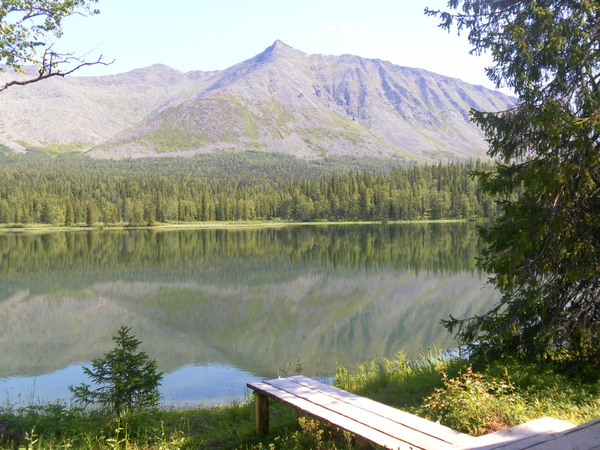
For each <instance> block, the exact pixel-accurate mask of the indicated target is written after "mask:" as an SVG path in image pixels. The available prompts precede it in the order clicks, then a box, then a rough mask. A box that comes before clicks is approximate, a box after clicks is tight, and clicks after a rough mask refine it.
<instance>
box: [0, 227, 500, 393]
mask: <svg viewBox="0 0 600 450" xmlns="http://www.w3.org/2000/svg"><path fill="white" fill-rule="evenodd" d="M478 245H479V243H478V240H477V238H476V232H475V228H474V226H473V225H471V224H464V223H462V224H406V225H391V226H387V227H383V226H374V225H353V226H302V227H287V228H280V229H275V228H273V229H265V228H263V229H245V230H185V231H142V230H138V231H133V230H132V231H95V232H74V233H54V234H42V235H1V236H0V257H1V259H0V344H1V348H2V349H3V352H2V355H0V377H2V378H7V377H38V378H37V379H38V380H39V379H40V377H41V376H42V375H44V374H56V373H58V374H59V375H60V374H61V372H60V371H62V370H64V368H66V367H69V366H72V365H75V366H76V367H77V366H78V365H77V363H79V362H81V361H89V360H90V359H92V358H96V357H99V356H101V355H102V354H103V353H104V352H106V351H108V350H109V349H110V348H111V345H112V341H111V340H110V336H111V335H112V334H113V333H114V331H115V330H116V329H117V328H118V326H119V325H121V324H127V325H130V326H132V327H133V332H134V333H135V335H136V336H138V337H139V338H140V339H142V340H143V350H145V351H147V352H148V353H149V354H150V355H152V356H153V357H155V358H156V359H157V360H158V363H159V367H160V368H161V370H164V371H166V372H168V373H169V374H170V375H169V376H168V377H167V378H166V379H165V383H164V393H165V397H166V393H167V392H169V393H170V394H169V396H171V397H172V398H174V399H177V401H181V402H184V403H185V402H189V403H191V402H198V401H208V400H209V399H215V398H220V399H221V398H223V396H224V395H226V394H228V393H223V392H218V391H217V385H219V384H223V385H225V386H227V389H230V390H231V393H232V395H238V394H239V389H238V390H236V388H235V387H234V386H238V385H239V386H240V387H241V388H243V385H244V384H245V382H246V381H247V380H249V379H250V378H251V377H269V376H274V375H275V374H276V373H277V371H278V370H279V371H280V373H281V372H285V371H288V370H289V369H290V367H292V366H295V365H296V364H297V363H299V364H300V365H301V366H302V369H303V373H304V374H306V375H328V374H331V373H333V372H334V371H335V368H336V365H337V364H346V365H355V364H358V363H360V362H364V361H368V360H371V359H373V358H374V357H377V356H380V357H381V356H386V357H389V356H393V355H394V354H395V353H396V352H398V351H399V350H404V351H406V352H408V353H411V352H417V351H419V350H421V349H427V348H429V347H431V346H433V345H436V346H439V347H442V348H447V347H450V346H451V345H452V341H451V337H450V336H449V335H448V334H447V332H446V331H445V330H444V329H443V328H442V327H441V326H440V325H439V321H440V319H441V318H443V317H447V316H448V315H449V314H450V313H452V314H454V315H458V316H462V315H467V314H473V313H476V312H482V311H483V310H485V309H487V308H488V307H489V306H490V304H491V302H493V301H494V300H495V296H496V294H495V293H494V292H493V291H489V290H482V286H483V284H484V279H483V277H482V276H481V274H478V273H477V272H476V271H475V269H474V257H475V255H476V254H477V252H478V250H479V248H478ZM207 368H210V370H208V369H207ZM217 369H218V370H217ZM198 371H200V372H198ZM215 373H216V374H217V375H216V376H217V377H218V378H217V379H218V380H219V381H220V383H216V382H215V383H211V382H210V380H211V377H212V376H215V375H214V374H215ZM186 374H189V375H186ZM46 377H50V379H53V380H54V381H49V383H50V384H52V383H61V384H63V385H65V384H68V383H65V381H64V378H63V379H61V378H60V376H56V377H55V376H54V375H52V376H50V375H46ZM240 380H241V382H240ZM244 380H246V381H244ZM8 382H9V381H5V382H4V383H5V384H6V383H8ZM30 382H31V380H30ZM211 385H212V386H213V387H212V388H211V387H210V386H211ZM11 389H14V385H13V387H12V388H11ZM211 389H213V390H211ZM49 392H50V391H49ZM61 392H62V391H61ZM38 393H40V391H39V390H38ZM234 393H235V394H234ZM49 395H50V394H49ZM61 395H62V394H61Z"/></svg>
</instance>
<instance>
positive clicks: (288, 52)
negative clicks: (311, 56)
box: [256, 39, 304, 61]
mask: <svg viewBox="0 0 600 450" xmlns="http://www.w3.org/2000/svg"><path fill="white" fill-rule="evenodd" d="M302 55H304V53H302V52H301V51H300V50H296V49H295V48H293V47H290V46H289V45H287V44H286V43H285V42H283V41H280V40H279V39H277V40H276V41H275V42H273V44H272V45H271V46H269V47H267V48H266V49H265V50H264V51H263V52H262V53H260V54H258V55H257V56H256V58H257V59H258V61H266V60H270V59H273V58H289V57H293V56H302Z"/></svg>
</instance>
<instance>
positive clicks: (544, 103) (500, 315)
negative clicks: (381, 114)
mask: <svg viewBox="0 0 600 450" xmlns="http://www.w3.org/2000/svg"><path fill="white" fill-rule="evenodd" d="M448 6H449V8H450V10H451V12H439V11H429V10H426V12H427V13H429V14H433V15H438V16H439V17H441V19H442V23H441V26H442V27H444V28H448V29H449V28H451V27H452V26H453V25H455V26H456V27H457V28H458V30H465V29H466V30H468V32H469V35H468V36H469V41H470V43H471V44H472V46H473V49H474V51H475V52H476V53H480V52H483V51H489V52H490V53H491V55H492V57H493V60H494V65H493V66H492V67H490V68H489V69H488V76H489V77H490V79H491V80H493V81H494V82H495V83H496V84H497V85H498V86H508V87H510V88H512V89H513V90H514V92H515V93H516V94H517V96H518V104H516V105H515V106H514V107H513V108H511V109H509V110H507V111H501V112H483V111H473V112H472V116H473V119H474V120H475V122H476V123H477V124H478V125H479V126H480V127H481V128H482V129H483V131H484V132H485V134H486V136H487V138H488V141H489V143H490V148H489V152H488V153H489V155H490V156H491V157H492V158H494V159H495V160H496V161H497V164H496V166H495V168H494V169H493V170H491V171H487V172H486V171H481V172H480V173H479V178H480V183H481V186H482V189H483V191H484V192H485V193H487V194H492V195H498V196H501V197H502V198H503V200H502V202H501V215H500V216H499V217H498V218H497V220H495V221H494V222H493V224H492V225H491V226H489V228H487V229H485V230H483V233H482V236H483V238H484V240H485V242H486V244H487V250H486V251H485V252H484V254H483V256H482V259H481V260H480V267H481V268H483V269H484V270H486V271H487V272H488V273H489V274H490V275H491V278H490V279H491V282H492V283H493V284H494V285H495V286H496V287H497V288H498V289H499V290H500V292H501V294H502V298H501V301H500V303H499V304H498V305H496V307H494V308H493V309H492V310H491V311H489V312H488V313H487V314H485V315H483V316H478V317H471V318H467V319H464V320H459V319H454V318H451V319H450V320H449V321H447V323H446V324H447V326H448V327H449V328H450V329H451V330H453V329H455V328H457V329H458V336H459V338H460V339H461V340H462V342H464V343H466V344H468V345H469V346H470V347H471V348H472V349H473V350H476V351H483V352H487V353H490V352H495V353H500V354H514V353H515V352H517V353H523V354H526V355H530V356H534V357H554V356H556V355H558V354H561V353H563V354H564V353H565V352H564V351H565V350H567V353H568V354H569V355H571V356H573V357H576V358H583V359H587V360H592V361H596V362H600V149H599V145H600V144H599V141H600V46H599V45H598V43H599V42H600V3H599V1H598V0H576V1H575V0H451V1H449V2H448Z"/></svg>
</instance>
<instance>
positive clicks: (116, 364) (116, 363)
mask: <svg viewBox="0 0 600 450" xmlns="http://www.w3.org/2000/svg"><path fill="white" fill-rule="evenodd" d="M130 331H131V327H126V326H122V327H121V328H119V330H118V331H117V333H116V334H115V335H114V336H113V338H112V339H113V341H115V343H116V346H115V348H114V349H113V350H111V351H110V352H108V353H106V354H105V355H104V358H100V359H94V360H93V361H92V367H91V368H87V367H84V369H83V371H84V372H85V374H86V375H87V376H88V377H90V379H91V380H92V382H93V383H94V384H95V385H98V386H99V387H98V388H97V389H92V387H91V386H90V385H88V384H85V383H82V384H81V385H80V386H76V387H74V386H69V390H70V391H71V392H72V393H73V396H74V399H75V401H77V402H80V403H82V404H84V405H94V404H97V405H99V406H100V407H102V408H105V409H107V410H108V411H111V412H113V413H115V414H120V413H121V412H124V411H136V410H142V409H148V408H152V407H155V406H156V405H157V404H158V400H159V392H158V387H159V386H160V382H161V380H162V378H163V373H162V372H159V371H158V370H157V365H156V361H155V360H154V359H150V357H149V356H148V354H147V353H146V352H138V353H136V351H137V349H138V347H139V345H140V344H141V341H140V340H138V339H136V338H135V337H134V336H131V335H130V334H129V332H130Z"/></svg>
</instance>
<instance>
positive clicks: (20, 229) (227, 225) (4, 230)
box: [0, 219, 482, 234]
mask: <svg viewBox="0 0 600 450" xmlns="http://www.w3.org/2000/svg"><path fill="white" fill-rule="evenodd" d="M480 220H482V219H474V220H473V219H438V220H432V219H423V220H390V221H387V222H385V224H386V225H397V224H416V223H423V224H429V223H465V222H479V221H480ZM381 224H382V221H381V220H349V221H318V222H294V221H284V220H281V221H267V220H265V221H261V220H248V221H235V222H217V221H213V222H185V223H160V224H156V225H134V226H129V225H126V224H117V225H94V226H87V225H71V226H68V225H51V224H2V225H0V234H12V233H27V234H34V233H57V232H71V231H111V230H115V231H117V230H118V231H123V230H157V231H164V230H202V229H252V228H283V227H288V226H309V225H317V226H318V225H321V226H335V225H381Z"/></svg>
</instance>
